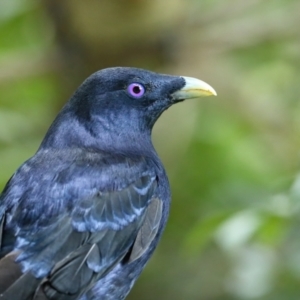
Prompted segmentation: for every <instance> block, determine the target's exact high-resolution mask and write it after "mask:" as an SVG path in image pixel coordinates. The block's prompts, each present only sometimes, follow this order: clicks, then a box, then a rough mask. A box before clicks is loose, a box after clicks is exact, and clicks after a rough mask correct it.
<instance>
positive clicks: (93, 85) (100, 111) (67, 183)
mask: <svg viewBox="0 0 300 300" xmlns="http://www.w3.org/2000/svg"><path fill="white" fill-rule="evenodd" d="M132 83H138V84H140V85H141V86H142V87H144V88H145V93H144V95H143V96H142V97H136V95H135V94H134V93H133V94H132V93H130V92H129V90H128V86H129V85H130V84H132ZM186 85H187V82H186V79H184V77H176V76H167V75H160V74H156V73H152V72H148V71H145V70H141V69H134V68H111V69H105V70H102V71H99V72H97V73H95V74H93V75H92V76H90V77H89V78H88V79H87V80H86V81H85V82H84V83H83V84H82V85H81V86H80V87H79V89H78V90H77V91H76V92H75V94H74V96H73V97H72V98H71V99H70V101H69V102H68V103H67V104H66V106H65V107H64V108H63V109H62V111H61V112H60V114H59V115H58V116H57V118H56V119H55V121H54V122H53V124H52V125H51V127H50V129H49V131H48V133H47V134H46V136H45V139H44V141H43V142H42V144H41V146H40V148H39V150H38V151H37V153H36V154H35V155H34V156H33V157H32V158H30V159H29V160H28V161H26V162H25V163H24V164H23V165H22V166H21V167H20V168H19V169H18V170H17V171H16V173H15V174H14V175H13V176H12V178H11V179H10V181H9V182H8V183H7V185H6V187H5V189H4V191H3V192H2V194H1V196H0V299H6V300H11V299H28V300H31V299H40V300H42V299H44V300H46V299H60V300H73V299H81V300H89V299H102V300H122V299H124V298H125V297H126V295H127V294H128V292H129V291H130V289H131V287H132V285H133V284H134V282H135V280H136V278H137V277H138V275H139V274H140V272H141V271H142V269H143V267H144V266H145V264H146V262H147V260H148V259H149V257H150V256H151V254H152V252H153V250H154V248H155V247H156V245H157V242H158V239H159V237H160V235H161V233H162V230H163V228H164V226H165V223H166V218H167V215H168V212H169V202H170V191H169V184H168V180H167V177H166V174H165V171H164V168H163V166H162V164H161V162H160V160H159V158H158V156H157V154H156V152H155V150H154V148H153V146H152V142H151V136H150V135H151V130H152V127H153V125H154V123H155V121H156V120H157V118H158V117H159V116H160V114H161V113H162V112H163V111H164V110H165V109H167V108H168V107H169V106H171V105H172V104H174V103H176V102H178V101H182V100H184V99H183V98H182V94H180V95H179V94H176V92H177V91H181V90H182V89H183V88H184V87H185V86H186ZM174 95H175V96H174Z"/></svg>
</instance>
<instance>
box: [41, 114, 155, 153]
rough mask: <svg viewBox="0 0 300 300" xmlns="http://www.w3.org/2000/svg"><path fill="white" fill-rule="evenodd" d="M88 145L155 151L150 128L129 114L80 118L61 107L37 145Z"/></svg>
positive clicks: (46, 146)
mask: <svg viewBox="0 0 300 300" xmlns="http://www.w3.org/2000/svg"><path fill="white" fill-rule="evenodd" d="M50 148H52V149H66V148H87V149H94V150H97V149H99V150H101V151H106V152H116V153H122V154H127V153H128V154H129V153H130V154H132V153H141V154H142V153H143V154H145V155H147V154H149V155H153V154H155V153H156V152H155V150H154V147H153V144H152V141H151V129H149V130H147V129H144V128H141V126H139V124H136V125H135V123H134V122H130V120H128V118H124V120H121V119H120V117H119V118H110V119H107V118H101V117H99V118H97V119H96V120H89V121H87V122H82V120H79V119H78V118H75V117H74V116H73V115H72V114H70V113H69V112H64V111H62V112H61V113H60V114H59V115H58V117H57V118H56V119H55V121H54V122H53V124H52V125H51V126H50V128H49V130H48V132H47V134H46V136H45V138H44V140H43V142H42V144H41V146H40V149H43V150H44V149H50Z"/></svg>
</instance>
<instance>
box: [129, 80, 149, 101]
mask: <svg viewBox="0 0 300 300" xmlns="http://www.w3.org/2000/svg"><path fill="white" fill-rule="evenodd" d="M127 91H128V93H129V94H130V95H131V96H132V97H134V98H141V97H142V96H143V95H144V94H145V88H144V87H143V86H142V85H141V84H140V83H131V84H130V85H129V86H128V88H127Z"/></svg>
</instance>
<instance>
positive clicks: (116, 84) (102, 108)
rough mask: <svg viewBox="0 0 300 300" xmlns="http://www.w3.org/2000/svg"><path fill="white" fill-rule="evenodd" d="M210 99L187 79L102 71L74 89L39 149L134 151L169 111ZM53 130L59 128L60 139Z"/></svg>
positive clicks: (122, 70)
mask: <svg viewBox="0 0 300 300" xmlns="http://www.w3.org/2000/svg"><path fill="white" fill-rule="evenodd" d="M210 95H216V92H215V90H214V89H213V88H212V87H211V86H209V85H208V84H207V83H205V82H203V81H201V80H198V79H195V78H191V77H183V76H170V75H164V74H158V73H154V72H150V71H146V70H143V69H137V68H125V67H116V68H108V69H103V70H100V71H98V72H96V73H94V74H92V75H91V76H90V77H88V78H87V79H86V80H85V81H84V82H83V84H82V85H81V86H80V87H79V88H78V89H77V91H76V92H75V94H74V96H73V97H72V98H71V100H70V101H69V102H68V104H67V105H66V106H65V108H64V109H63V110H62V112H61V113H60V115H59V116H58V118H57V119H56V121H55V122H54V123H53V125H52V126H51V128H50V130H49V132H48V134H47V136H48V137H47V136H46V139H45V141H44V142H43V144H44V145H46V144H51V143H52V144H55V143H59V144H60V146H61V145H62V144H68V146H70V145H72V144H73V145H76V143H79V144H82V143H84V145H85V146H88V144H95V143H97V144H101V145H102V147H103V145H104V146H106V145H107V146H108V147H112V146H113V147H115V148H118V147H120V146H119V144H120V145H122V144H124V143H125V141H126V142H127V143H131V144H132V145H134V147H136V146H137V145H136V144H137V143H143V141H142V138H143V137H145V138H147V137H149V138H150V133H151V130H152V127H153V125H154V123H155V122H156V120H157V119H158V117H159V116H160V115H161V114H162V112H163V111H165V110H166V109H167V108H169V107H170V106H171V105H173V104H175V103H177V102H180V101H183V100H186V99H190V98H198V97H200V96H210ZM62 124H64V125H62ZM59 127H61V128H64V136H63V137H62V136H60V134H59V132H60V133H62V131H61V130H57V129H59ZM66 129H69V130H66ZM67 131H69V132H68V133H67ZM83 131H85V133H84V134H83ZM47 140H49V142H50V141H51V142H50V143H48V142H47ZM52 146H53V145H52Z"/></svg>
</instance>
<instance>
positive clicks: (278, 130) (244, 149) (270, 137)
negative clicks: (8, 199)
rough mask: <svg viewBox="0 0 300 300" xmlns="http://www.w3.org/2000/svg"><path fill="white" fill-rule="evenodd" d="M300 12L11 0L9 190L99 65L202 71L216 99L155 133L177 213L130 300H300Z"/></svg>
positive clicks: (289, 1)
mask: <svg viewBox="0 0 300 300" xmlns="http://www.w3.org/2000/svg"><path fill="white" fill-rule="evenodd" d="M299 12H300V2H299V1H296V0H271V1H262V0H261V1H258V0H252V1H244V0H226V1H221V0H185V1H184V0H172V1H171V0H166V1H162V0H152V1H150V0H143V1H142V0H128V1H113V0H102V1H99V0H85V1H79V0H64V1H60V0H43V1H42V0H41V1H35V0H28V1H23V0H2V1H1V4H0V93H1V97H0V187H1V188H2V187H3V186H4V184H5V183H6V181H7V180H8V178H9V177H10V176H11V174H12V173H13V172H14V171H15V169H16V168H17V167H18V166H19V165H20V164H21V163H22V162H23V161H24V160H25V159H27V158H29V157H30V156H31V155H33V154H34V152H35V151H36V149H37V147H38V146H39V143H40V142H41V139H42V137H43V136H44V134H45V132H46V130H47V128H48V126H49V125H50V123H51V121H52V120H53V118H54V117H55V115H56V114H57V112H58V111H59V109H60V108H61V107H62V105H63V104H64V103H65V101H66V100H67V99H68V98H69V97H70V95H71V94H72V93H73V91H74V89H75V88H76V87H77V86H78V84H80V83H81V82H82V81H83V80H84V79H85V77H86V76H88V75H89V74H90V73H92V72H94V71H96V70H98V69H101V68H103V67H108V66H116V65H126V66H136V67H141V68H147V69H151V70H156V71H159V72H164V73H170V74H178V75H186V76H194V77H198V78H200V79H202V80H205V81H206V82H208V83H210V84H211V85H212V86H213V87H214V88H215V89H216V90H217V92H218V97H210V98H202V99H200V100H198V101H186V102H185V103H182V104H178V105H176V106H174V107H172V108H171V109H170V110H168V111H167V112H166V113H165V114H164V115H163V116H162V118H161V119H160V120H159V122H158V124H157V125H156V127H155V129H154V133H153V135H154V143H155V145H156V148H157V149H158V152H159V153H160V155H161V157H162V160H163V162H164V164H165V167H166V169H167V172H168V174H169V177H170V181H171V187H172V192H173V202H172V208H171V216H170V219H169V223H168V226H167V229H166V231H165V233H164V236H163V239H162V241H161V243H160V245H159V247H158V249H157V251H156V252H155V255H154V257H153V258H152V259H151V261H150V263H149V264H148V266H147V268H146V269H145V271H144V272H143V274H142V276H141V278H140V279H139V280H138V282H137V284H136V285H135V287H134V289H133V290H132V292H131V294H130V296H129V297H128V299H131V300H134V299H143V300H153V299H165V300H168V299H172V300H182V299H191V300H236V299H238V300H244V299H245V300H246V299H259V300H281V299H284V300H294V299H295V300H296V299H297V300H299V299H300V238H299V237H300V230H299V228H300V218H299V215H300V211H299V210H300V205H299V204H300V174H298V171H299V169H300V168H299V161H300V156H299V149H300V101H299V94H300V83H299V79H300V30H299V27H300V18H299ZM41 201H42V199H41Z"/></svg>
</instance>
